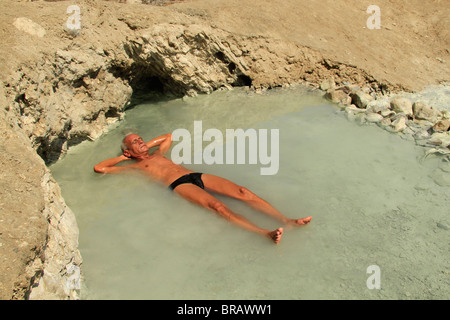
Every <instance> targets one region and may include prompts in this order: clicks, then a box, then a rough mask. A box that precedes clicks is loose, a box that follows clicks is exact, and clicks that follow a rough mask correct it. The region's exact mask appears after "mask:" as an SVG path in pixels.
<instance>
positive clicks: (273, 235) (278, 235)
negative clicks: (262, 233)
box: [267, 228, 283, 243]
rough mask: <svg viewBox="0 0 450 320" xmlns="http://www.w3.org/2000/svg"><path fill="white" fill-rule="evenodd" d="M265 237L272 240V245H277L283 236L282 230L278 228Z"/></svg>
mask: <svg viewBox="0 0 450 320" xmlns="http://www.w3.org/2000/svg"><path fill="white" fill-rule="evenodd" d="M267 235H268V236H269V238H270V239H272V241H273V242H274V243H278V242H280V240H281V236H282V235H283V228H278V229H276V230H274V231H272V232H269V233H268V234H267Z"/></svg>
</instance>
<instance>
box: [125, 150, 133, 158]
mask: <svg viewBox="0 0 450 320" xmlns="http://www.w3.org/2000/svg"><path fill="white" fill-rule="evenodd" d="M123 155H124V156H125V157H127V158H131V153H130V151H128V150H124V151H123Z"/></svg>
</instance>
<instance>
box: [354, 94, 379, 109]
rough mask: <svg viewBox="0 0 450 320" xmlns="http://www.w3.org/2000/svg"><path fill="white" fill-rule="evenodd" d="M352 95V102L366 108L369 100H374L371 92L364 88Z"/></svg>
mask: <svg viewBox="0 0 450 320" xmlns="http://www.w3.org/2000/svg"><path fill="white" fill-rule="evenodd" d="M350 97H351V99H352V103H353V104H355V105H356V106H357V107H358V108H361V109H365V108H366V107H367V105H368V104H369V102H371V101H373V100H374V99H373V97H372V96H371V95H370V94H368V93H366V92H364V91H362V90H360V91H356V92H353V93H351V94H350Z"/></svg>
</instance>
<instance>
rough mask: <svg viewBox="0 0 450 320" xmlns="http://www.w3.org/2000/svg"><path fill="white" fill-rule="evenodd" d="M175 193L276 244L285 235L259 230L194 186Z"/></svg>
mask: <svg viewBox="0 0 450 320" xmlns="http://www.w3.org/2000/svg"><path fill="white" fill-rule="evenodd" d="M174 192H176V193H178V194H179V195H180V196H182V197H183V198H185V199H187V200H189V201H190V202H192V203H195V204H197V205H200V206H202V207H204V208H207V209H209V210H212V211H214V212H215V213H217V214H218V215H219V216H221V217H223V218H225V219H227V220H229V221H231V222H232V223H234V224H236V225H238V226H240V227H242V228H244V229H247V230H249V231H253V232H256V233H259V234H261V235H263V236H267V237H269V238H270V239H272V241H273V242H275V243H278V242H280V240H281V236H282V235H283V228H278V229H276V230H274V231H269V230H266V229H262V228H259V227H257V226H256V225H254V224H253V223H251V222H250V221H248V220H247V219H245V218H244V217H242V216H241V215H239V214H236V213H234V212H233V211H231V210H230V209H229V208H228V207H227V206H226V205H225V204H224V203H223V202H221V201H220V200H218V199H216V198H215V197H213V196H212V195H210V194H209V193H208V192H206V191H205V190H203V189H201V188H199V187H197V186H195V185H193V184H189V183H186V184H182V185H179V186H177V187H176V188H175V189H174Z"/></svg>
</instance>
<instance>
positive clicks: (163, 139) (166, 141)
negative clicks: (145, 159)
mask: <svg viewBox="0 0 450 320" xmlns="http://www.w3.org/2000/svg"><path fill="white" fill-rule="evenodd" d="M171 145H172V134H171V133H168V134H165V135H162V136H159V137H157V138H154V139H152V140H150V141H149V142H147V147H148V148H149V149H150V148H153V147H157V146H159V148H158V150H155V151H153V152H152V153H159V154H160V155H162V156H163V155H165V154H166V153H167V151H169V149H170V146H171Z"/></svg>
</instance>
